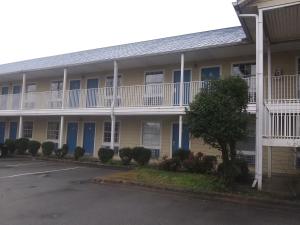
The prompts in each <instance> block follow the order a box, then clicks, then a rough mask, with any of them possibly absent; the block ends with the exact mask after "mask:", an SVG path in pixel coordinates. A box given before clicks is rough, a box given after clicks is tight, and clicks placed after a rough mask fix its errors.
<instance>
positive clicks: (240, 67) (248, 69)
mask: <svg viewBox="0 0 300 225" xmlns="http://www.w3.org/2000/svg"><path fill="white" fill-rule="evenodd" d="M232 75H234V76H238V77H241V78H245V77H251V76H255V75H256V65H255V63H238V64H233V65H232Z"/></svg>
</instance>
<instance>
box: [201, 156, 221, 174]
mask: <svg viewBox="0 0 300 225" xmlns="http://www.w3.org/2000/svg"><path fill="white" fill-rule="evenodd" d="M202 161H203V166H204V168H205V171H206V172H213V171H214V170H215V168H216V165H217V162H218V160H217V157H216V156H213V155H205V156H203V158H202Z"/></svg>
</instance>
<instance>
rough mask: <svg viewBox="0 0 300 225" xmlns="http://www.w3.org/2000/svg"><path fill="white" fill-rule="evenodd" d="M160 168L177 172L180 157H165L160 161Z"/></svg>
mask: <svg viewBox="0 0 300 225" xmlns="http://www.w3.org/2000/svg"><path fill="white" fill-rule="evenodd" d="M158 168H159V169H160V170H166V171H173V172H176V171H178V170H179V168H180V161H179V159H178V158H171V159H164V160H163V161H162V162H161V163H159V165H158Z"/></svg>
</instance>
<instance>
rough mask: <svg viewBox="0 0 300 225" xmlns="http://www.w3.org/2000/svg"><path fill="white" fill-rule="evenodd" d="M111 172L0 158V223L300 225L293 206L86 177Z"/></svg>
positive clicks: (101, 169) (66, 224)
mask: <svg viewBox="0 0 300 225" xmlns="http://www.w3.org/2000/svg"><path fill="white" fill-rule="evenodd" d="M114 172H115V170H110V169H104V168H91V167H83V166H78V165H74V164H70V163H57V162H45V161H38V160H36V161H32V160H15V159H6V160H1V161H0V224H1V225H21V224H22V225H71V224H72V225H96V224H97V225H99V224H103V225H148V224H149V225H163V224H166V225H171V224H172V225H177V224H178V225H179V224H180V225H183V224H189V225H196V224H197V225H200V224H205V225H210V224H216V225H227V224H228V225H229V224H230V225H238V224H243V225H247V224H255V225H258V224H263V225H268V224H276V225H294V224H295V225H299V224H300V213H299V212H298V213H297V212H296V210H282V209H271V208H267V207H259V206H250V205H240V204H237V203H235V204H234V203H228V202H221V201H216V200H213V201H212V200H203V199H201V198H199V197H195V196H191V195H184V194H178V193H171V192H157V191H151V190H149V189H142V188H137V187H131V186H124V185H108V184H102V185H101V184H94V183H91V182H90V178H93V177H96V176H101V175H105V174H110V173H114Z"/></svg>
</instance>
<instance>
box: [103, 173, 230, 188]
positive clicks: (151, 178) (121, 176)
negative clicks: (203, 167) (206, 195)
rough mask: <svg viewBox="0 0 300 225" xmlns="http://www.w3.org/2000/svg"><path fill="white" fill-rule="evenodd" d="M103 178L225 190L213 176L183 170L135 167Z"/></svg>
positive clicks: (161, 185)
mask: <svg viewBox="0 0 300 225" xmlns="http://www.w3.org/2000/svg"><path fill="white" fill-rule="evenodd" d="M105 178H108V179H112V180H123V181H131V182H139V183H143V184H148V185H154V186H159V187H172V188H180V189H187V190H192V191H211V192H216V191H219V192H220V191H226V190H227V188H226V186H225V185H224V183H223V182H221V181H220V180H219V179H217V178H216V177H213V176H209V175H203V174H191V173H184V172H168V171H161V170H157V169H151V168H137V169H135V170H131V171H127V172H121V173H116V174H112V175H110V176H107V177H105Z"/></svg>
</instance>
